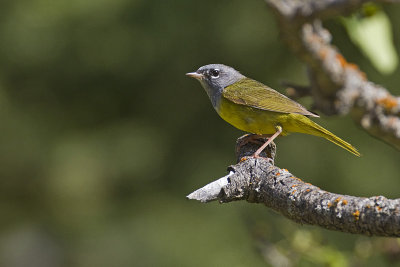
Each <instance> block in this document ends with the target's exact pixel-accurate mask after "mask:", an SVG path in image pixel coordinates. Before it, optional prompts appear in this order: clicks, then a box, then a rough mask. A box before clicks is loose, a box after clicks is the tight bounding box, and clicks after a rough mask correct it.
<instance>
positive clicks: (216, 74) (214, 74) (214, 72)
mask: <svg viewBox="0 0 400 267" xmlns="http://www.w3.org/2000/svg"><path fill="white" fill-rule="evenodd" d="M210 76H211V78H213V79H216V78H219V69H211V70H210Z"/></svg>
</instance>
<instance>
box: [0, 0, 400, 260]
mask: <svg viewBox="0 0 400 267" xmlns="http://www.w3.org/2000/svg"><path fill="white" fill-rule="evenodd" d="M386 13H387V15H388V16H389V18H390V21H391V22H392V26H393V33H394V44H395V47H397V48H398V47H399V44H400V34H398V33H399V32H400V5H393V6H390V7H386ZM325 25H326V26H327V27H328V28H329V29H330V30H331V32H332V34H333V36H334V38H333V41H334V43H335V44H336V45H337V46H338V47H339V49H340V50H341V51H342V52H343V54H344V55H345V57H346V58H347V59H348V60H349V61H351V62H355V63H357V64H358V65H359V66H360V68H361V69H362V70H363V71H365V72H366V73H367V75H368V77H369V79H370V80H372V81H374V82H376V83H379V84H382V85H383V86H385V87H387V88H389V89H390V90H391V92H392V93H393V94H399V93H400V89H399V86H400V79H399V77H400V70H399V69H396V70H395V72H394V73H392V74H390V75H383V74H381V73H379V72H378V71H376V69H375V68H374V67H373V66H372V65H371V63H370V62H369V60H368V59H366V58H365V57H364V56H363V54H362V53H361V52H360V51H359V49H358V48H357V47H356V46H355V45H353V44H352V42H351V41H350V39H349V37H348V35H347V33H346V31H345V28H344V27H343V26H342V24H341V23H340V22H339V21H338V20H331V21H327V22H326V23H325ZM208 63H224V64H227V65H231V66H233V67H235V68H236V69H238V70H240V71H241V72H242V73H244V74H245V75H247V76H249V77H252V78H254V79H257V80H259V81H262V82H264V83H266V84H268V85H270V86H271V87H273V88H275V89H277V90H278V91H281V92H284V89H285V88H283V87H282V86H281V82H282V81H290V82H294V83H299V84H307V75H306V70H305V66H304V65H303V64H302V63H301V62H300V61H299V60H298V59H297V58H296V57H295V56H294V55H293V54H292V53H291V52H290V51H289V50H288V49H287V48H286V47H285V45H284V44H283V43H282V42H281V40H280V39H279V32H278V28H277V25H276V22H275V20H274V17H273V15H272V13H271V11H270V10H269V9H268V7H267V6H266V5H265V3H264V2H263V1H261V0H257V1H256V0H253V1H239V0H233V1H232V0H229V1H228V0H222V1H211V0H204V1H200V2H199V1H183V0H179V1H161V0H155V1H145V0H129V1H128V0H113V1H111V0H96V1H94V0H85V1H83V0H70V1H62V0H60V1H50V0H19V1H13V0H2V1H1V4H0V211H1V212H0V266H10V267H17V266H43V267H47V266H49V267H50V266H78V267H84V266H265V265H267V266H291V265H292V266H297V265H300V266H314V265H315V266H320V265H324V266H346V265H348V266H385V265H388V266H389V265H390V266H393V265H398V266H400V265H399V260H400V245H399V244H400V243H399V242H398V240H396V239H388V238H367V237H361V236H356V235H350V234H344V233H339V232H332V231H327V230H322V229H318V228H315V227H310V226H302V225H298V224H295V223H293V222H291V221H289V220H287V219H286V218H284V217H282V216H281V215H279V214H276V213H274V212H273V211H271V210H269V209H267V208H265V207H263V206H261V205H254V204H249V203H245V202H236V203H230V204H225V205H220V204H218V203H209V204H200V203H197V202H194V201H188V200H186V198H185V196H186V195H187V194H188V193H190V192H192V191H193V190H195V189H197V188H199V187H201V186H203V185H205V184H206V183H208V182H210V181H212V180H214V179H216V178H219V177H221V176H223V175H225V174H226V167H227V166H228V165H230V164H233V163H235V156H234V144H235V140H236V138H237V137H239V136H240V135H242V134H243V133H242V132H240V131H239V130H237V129H235V128H233V127H232V126H230V125H228V124H227V123H225V122H224V121H222V119H220V118H219V117H218V116H217V114H216V113H215V111H214V110H213V109H212V106H211V104H210V102H209V100H208V99H207V97H206V94H205V93H204V91H203V89H202V88H201V87H200V84H199V83H198V82H196V81H194V80H192V79H189V78H188V77H186V76H185V75H184V74H185V73H186V72H190V71H195V70H196V69H197V68H198V67H200V66H202V65H205V64H208ZM300 101H301V102H302V103H303V104H304V105H306V106H310V104H311V101H310V99H301V100H300ZM318 123H320V124H321V125H323V126H325V127H327V128H328V129H330V130H331V131H332V132H334V133H336V134H337V135H339V136H340V137H343V138H344V139H345V140H347V141H349V142H350V143H352V144H353V145H354V146H355V147H357V148H358V149H359V150H360V151H361V153H362V154H363V157H361V158H356V157H354V156H353V155H351V154H350V153H348V152H346V151H344V150H342V149H340V148H339V147H336V146H334V145H333V144H331V143H329V142H327V141H325V140H322V139H320V138H315V137H311V136H305V135H300V134H293V135H291V136H289V137H284V138H281V139H279V140H278V141H277V145H278V157H277V159H276V164H277V165H278V166H280V167H282V168H287V169H289V170H290V171H291V172H293V173H294V174H295V175H297V176H298V177H300V178H302V179H303V180H306V181H308V182H311V183H313V184H315V185H317V186H319V187H321V188H323V189H325V190H328V191H332V192H336V193H342V194H351V195H359V196H373V195H384V196H386V197H389V198H397V197H399V188H400V177H399V173H400V164H399V152H398V151H396V150H394V149H393V148H391V147H390V146H388V145H386V144H384V143H383V142H381V141H378V140H376V139H374V138H372V137H370V136H368V135H367V134H366V133H365V132H364V131H362V130H361V129H359V128H358V127H357V126H356V125H355V124H354V123H353V121H352V120H351V118H349V117H324V116H322V118H320V119H318Z"/></svg>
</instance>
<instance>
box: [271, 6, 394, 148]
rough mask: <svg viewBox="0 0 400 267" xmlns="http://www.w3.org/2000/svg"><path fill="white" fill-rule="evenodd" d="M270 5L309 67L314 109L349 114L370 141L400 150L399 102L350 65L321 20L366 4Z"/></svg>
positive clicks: (284, 33) (290, 44) (283, 34)
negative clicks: (380, 142)
mask: <svg viewBox="0 0 400 267" xmlns="http://www.w3.org/2000/svg"><path fill="white" fill-rule="evenodd" d="M266 2H267V4H268V5H269V6H270V7H271V8H272V10H273V11H274V14H275V15H276V17H277V20H278V25H279V28H280V32H281V37H282V39H283V40H284V41H285V42H286V43H287V45H288V47H289V48H290V49H291V50H292V51H293V52H294V53H295V54H296V55H297V56H298V57H299V58H300V59H301V60H303V61H304V62H305V63H306V64H307V67H308V69H309V77H310V88H311V90H310V91H311V95H312V97H313V99H314V107H315V108H316V109H318V110H320V111H321V112H323V113H324V114H327V115H333V114H342V115H343V114H348V113H350V114H351V115H352V117H353V119H354V120H355V121H356V122H357V123H358V124H359V125H361V127H362V128H363V129H364V130H366V131H367V132H368V133H369V134H370V135H372V136H374V137H376V138H378V139H381V140H383V141H385V142H386V143H388V144H390V145H392V146H394V147H395V148H397V149H398V150H400V117H399V115H400V97H397V96H393V95H391V94H390V93H389V92H388V90H386V89H385V88H384V87H382V86H380V85H377V84H374V83H372V82H370V81H369V80H368V79H367V77H366V75H365V73H363V72H361V71H360V70H359V68H358V67H357V65H355V64H352V63H349V62H347V61H346V60H345V58H344V57H343V56H342V55H341V54H340V53H339V52H338V49H337V48H336V47H334V46H333V45H332V44H331V39H332V37H331V35H330V33H329V32H328V31H327V30H326V29H324V28H323V27H322V23H321V22H320V21H319V20H318V19H326V18H330V17H332V16H335V15H339V14H341V15H343V14H346V13H348V12H351V11H353V10H354V9H355V8H358V7H360V6H361V5H362V4H363V3H364V2H365V1H362V0H353V1H351V0H321V1H311V0H307V1H275V0H266ZM380 2H388V1H380ZM391 2H395V1H391ZM396 2H398V1H396Z"/></svg>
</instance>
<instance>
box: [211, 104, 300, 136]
mask: <svg viewBox="0 0 400 267" xmlns="http://www.w3.org/2000/svg"><path fill="white" fill-rule="evenodd" d="M217 112H218V114H219V115H220V116H221V118H223V119H224V120H225V121H227V122H228V123H230V124H232V125H233V126H235V127H236V128H238V129H240V130H242V131H245V132H250V133H255V134H274V133H275V132H276V128H275V127H276V126H278V125H279V126H281V127H282V128H283V132H282V135H286V134H288V133H289V132H298V131H296V128H297V127H296V119H298V118H297V116H301V117H303V116H302V115H299V114H287V113H280V112H273V111H267V110H261V109H256V108H252V107H248V106H245V105H239V104H235V103H233V102H231V101H229V100H227V99H225V98H224V97H221V102H220V105H219V107H218V108H217Z"/></svg>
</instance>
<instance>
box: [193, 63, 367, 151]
mask: <svg viewBox="0 0 400 267" xmlns="http://www.w3.org/2000/svg"><path fill="white" fill-rule="evenodd" d="M186 75H187V76H190V77H193V78H195V79H197V80H198V81H200V84H201V85H202V86H203V88H204V89H205V91H206V93H207V95H208V97H209V98H210V100H211V103H212V105H213V107H214V109H215V110H216V111H217V113H218V114H219V116H221V118H222V119H224V120H225V121H227V122H228V123H230V124H232V125H233V126H235V127H236V128H238V129H240V130H242V131H245V132H249V133H253V134H256V135H262V136H265V135H270V137H269V139H268V140H267V142H265V143H264V144H263V145H262V146H261V147H260V148H259V149H258V150H257V151H256V152H255V153H254V155H253V156H254V157H259V154H260V153H261V152H262V150H263V149H265V148H266V147H267V145H268V144H269V143H271V142H272V141H273V140H274V139H275V138H276V137H277V136H279V135H282V136H284V135H287V134H289V133H303V134H310V135H314V136H318V137H323V138H325V139H327V140H328V141H331V142H332V143H334V144H336V145H338V146H340V147H342V148H344V149H346V150H347V151H349V152H351V153H353V154H354V155H356V156H360V155H361V154H360V153H359V152H358V151H357V149H356V148H355V147H353V146H352V145H351V144H349V143H347V142H346V141H343V140H342V139H340V138H339V137H337V136H336V135H334V134H333V133H331V132H329V131H328V130H326V129H325V128H323V127H322V126H320V125H318V124H316V123H315V122H313V121H312V120H310V119H309V117H319V116H318V115H317V114H315V113H312V112H310V111H308V110H307V109H306V108H304V107H303V106H302V105H300V104H299V103H297V102H295V101H293V100H291V99H290V98H288V97H286V96H284V95H282V94H280V93H278V92H277V91H275V90H273V89H272V88H270V87H268V86H266V85H264V84H262V83H260V82H258V81H256V80H253V79H250V78H247V77H246V76H244V75H242V74H241V73H239V72H238V71H237V70H235V69H234V68H232V67H229V66H226V65H222V64H210V65H205V66H202V67H200V68H199V69H198V70H197V71H196V72H189V73H186Z"/></svg>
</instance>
